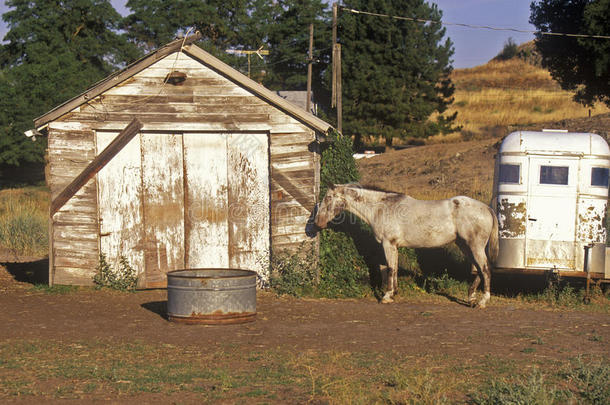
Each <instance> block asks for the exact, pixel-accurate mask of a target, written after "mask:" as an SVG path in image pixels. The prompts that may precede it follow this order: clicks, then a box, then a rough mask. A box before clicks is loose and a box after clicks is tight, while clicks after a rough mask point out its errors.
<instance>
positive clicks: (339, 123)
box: [335, 44, 343, 132]
mask: <svg viewBox="0 0 610 405" xmlns="http://www.w3.org/2000/svg"><path fill="white" fill-rule="evenodd" d="M335 47H336V48H337V130H338V131H339V132H343V106H342V104H341V103H342V99H341V44H336V45H335Z"/></svg>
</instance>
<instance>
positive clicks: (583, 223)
mask: <svg viewBox="0 0 610 405" xmlns="http://www.w3.org/2000/svg"><path fill="white" fill-rule="evenodd" d="M606 205H607V203H606V202H605V201H603V202H600V203H598V204H595V203H594V202H593V201H581V202H580V204H579V205H578V227H577V229H576V239H577V240H579V241H582V242H585V243H603V242H604V241H605V240H606Z"/></svg>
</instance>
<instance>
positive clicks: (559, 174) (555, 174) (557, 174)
mask: <svg viewBox="0 0 610 405" xmlns="http://www.w3.org/2000/svg"><path fill="white" fill-rule="evenodd" d="M568 173H569V168H568V167H567V166H540V184H560V185H567V184H568Z"/></svg>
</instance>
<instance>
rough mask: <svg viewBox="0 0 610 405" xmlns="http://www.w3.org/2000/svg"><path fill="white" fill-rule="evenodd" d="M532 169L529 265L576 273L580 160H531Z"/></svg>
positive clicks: (526, 248)
mask: <svg viewBox="0 0 610 405" xmlns="http://www.w3.org/2000/svg"><path fill="white" fill-rule="evenodd" d="M529 168H530V170H529V192H528V195H529V196H528V201H527V229H526V243H525V246H526V247H525V253H526V264H527V266H528V267H538V268H558V269H574V265H575V262H574V259H575V257H574V254H575V242H574V241H575V226H576V218H575V215H576V197H577V191H578V188H577V181H578V159H577V158H569V157H565V158H555V157H552V158H551V157H531V158H530V164H529Z"/></svg>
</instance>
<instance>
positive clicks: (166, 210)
mask: <svg viewBox="0 0 610 405" xmlns="http://www.w3.org/2000/svg"><path fill="white" fill-rule="evenodd" d="M141 139H142V141H141V144H142V152H141V153H142V192H143V207H144V222H145V246H144V261H145V267H146V286H147V287H151V288H152V287H164V286H166V285H167V277H166V273H167V272H168V271H171V270H177V269H182V268H184V181H183V161H182V151H183V146H182V135H172V134H155V133H144V134H142V138H141Z"/></svg>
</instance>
